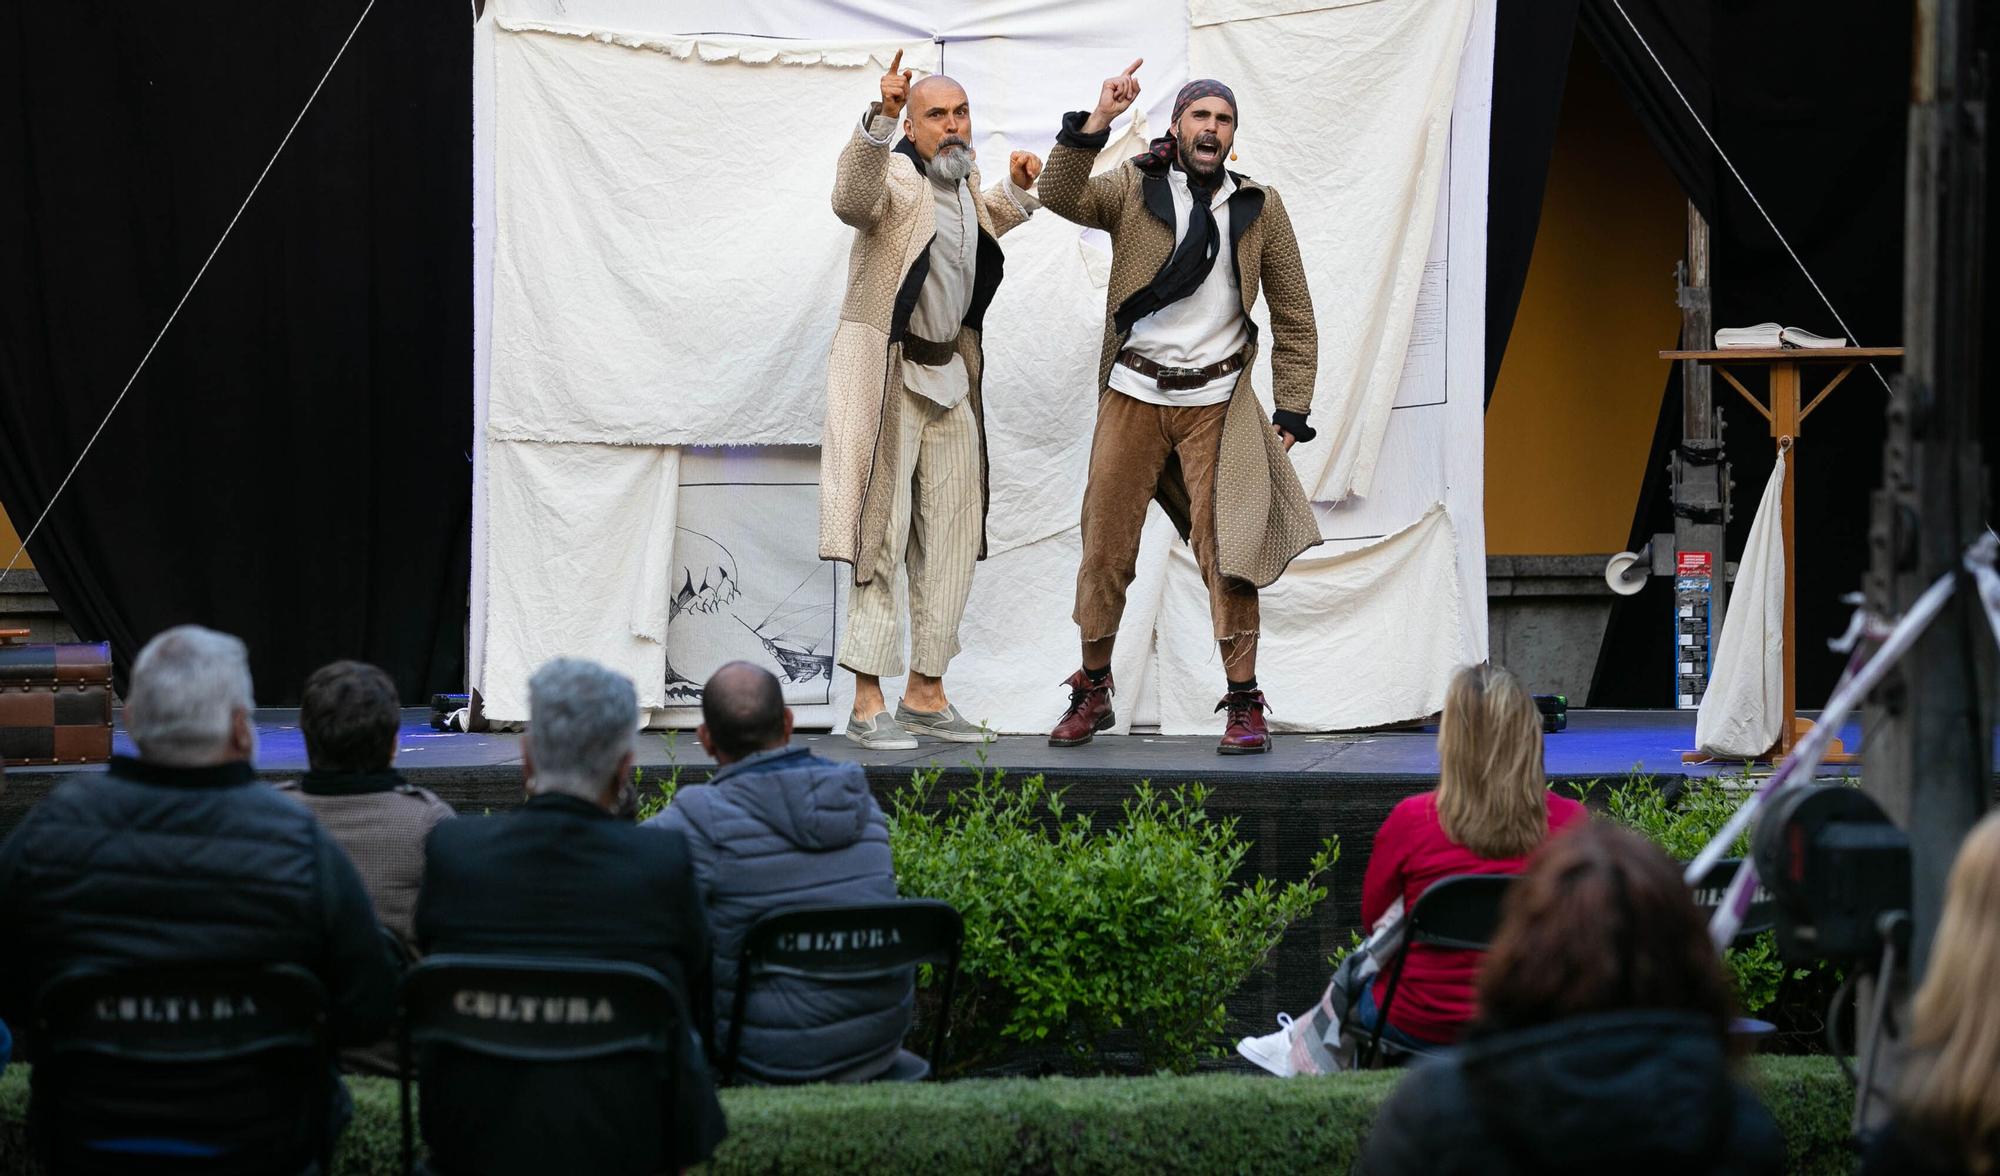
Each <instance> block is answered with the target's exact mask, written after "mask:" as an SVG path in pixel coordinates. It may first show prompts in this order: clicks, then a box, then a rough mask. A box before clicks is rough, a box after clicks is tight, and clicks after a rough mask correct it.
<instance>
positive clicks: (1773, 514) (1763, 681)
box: [1694, 457, 1785, 759]
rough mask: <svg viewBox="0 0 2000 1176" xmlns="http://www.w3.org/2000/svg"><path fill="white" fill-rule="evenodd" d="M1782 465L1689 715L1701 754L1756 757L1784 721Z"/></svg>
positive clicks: (1753, 529)
mask: <svg viewBox="0 0 2000 1176" xmlns="http://www.w3.org/2000/svg"><path fill="white" fill-rule="evenodd" d="M1784 500H1785V460H1784V459H1783V458H1782V457H1781V458H1779V459H1778V461H1777V463H1776V464H1775V465H1773V466H1772V467H1771V477H1770V479H1769V480H1768V481H1766V482H1765V483H1764V495H1763V497H1762V498H1761V499H1759V500H1758V503H1757V514H1756V521H1754V522H1752V523H1751V524H1750V538H1749V539H1748V540H1747V541H1746V542H1745V543H1744V545H1743V558H1742V561H1741V564H1740V565H1739V567H1738V569H1737V572H1736V590H1735V594H1734V595H1732V596H1731V597H1730V598H1729V615H1728V616H1727V617H1726V618H1725V619H1724V621H1723V624H1722V632H1721V634H1720V635H1719V638H1718V640H1717V642H1716V647H1715V664H1714V666H1713V668H1712V669H1711V670H1710V672H1709V679H1708V693H1706V694H1704V695H1702V699H1701V708H1700V710H1699V712H1698V713H1697V714H1696V716H1695V724H1694V745H1695V747H1696V748H1697V749H1699V750H1700V751H1701V752H1702V753H1703V754H1706V755H1712V756H1718V757H1723V758H1728V759H1755V758H1757V757H1758V756H1761V755H1763V754H1764V753H1765V752H1768V751H1769V750H1770V749H1771V748H1772V747H1774V746H1776V745H1777V742H1778V736H1779V735H1780V734H1781V733H1782V732H1783V729H1784V721H1785V533H1784V532H1785V526H1784V507H1785V502H1784Z"/></svg>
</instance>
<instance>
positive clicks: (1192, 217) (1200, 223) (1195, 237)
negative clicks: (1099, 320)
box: [1113, 177, 1222, 334]
mask: <svg viewBox="0 0 2000 1176" xmlns="http://www.w3.org/2000/svg"><path fill="white" fill-rule="evenodd" d="M1190 180H1192V177H1190ZM1188 193H1189V195H1191V196H1193V197H1194V203H1193V205H1192V206H1191V207H1190V208H1189V209H1188V223H1187V233H1186V235H1185V236H1183V237H1182V238H1181V242H1180V244H1178V245H1176V246H1174V253H1173V256H1172V257H1169V258H1167V264H1165V265H1163V266H1161V267H1160V272H1159V273H1157V274H1154V275H1153V281H1152V284H1151V285H1148V286H1147V287H1146V288H1145V289H1143V290H1139V291H1136V292H1135V293H1134V294H1133V295H1132V296H1131V297H1130V298H1127V299H1126V300H1125V301H1124V302H1123V303H1122V304H1121V305H1120V306H1119V307H1118V312H1117V314H1116V315H1115V316H1114V317H1113V321H1114V322H1115V324H1116V325H1117V327H1118V331H1119V333H1120V334H1123V333H1124V332H1126V331H1129V330H1131V329H1132V324H1133V323H1136V322H1138V321H1139V320H1140V319H1142V318H1145V317H1146V316H1147V315H1149V314H1152V313H1153V312H1154V311H1156V310H1158V309H1160V308H1161V307H1163V306H1169V305H1171V304H1173V303H1176V302H1179V301H1180V300H1181V299H1183V298H1186V297H1187V296H1188V295H1190V294H1192V293H1194V292H1195V291H1196V290H1199V289H1201V284H1202V283H1203V282H1206V281H1207V280H1208V271H1209V270H1211V269H1213V268H1215V258H1216V255H1217V254H1218V253H1220V252H1221V250H1222V233H1221V231H1220V230H1218V229H1217V228H1216V226H1215V213H1214V211H1212V210H1211V209H1210V208H1209V202H1210V201H1211V200H1212V199H1213V198H1214V189H1212V188H1197V187H1195V186H1194V184H1193V183H1192V182H1190V183H1189V184H1188Z"/></svg>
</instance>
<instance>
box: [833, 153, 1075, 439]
mask: <svg viewBox="0 0 2000 1176" xmlns="http://www.w3.org/2000/svg"><path fill="white" fill-rule="evenodd" d="M893 125H894V124H893V123H892V124H891V126H893ZM861 130H862V133H863V134H864V135H866V136H867V137H868V141H869V142H871V143H876V144H880V145H886V144H887V143H888V142H889V136H888V135H883V136H877V135H876V134H875V132H874V130H873V128H871V127H870V126H869V125H868V122H867V119H866V117H865V116H864V117H863V120H862V123H861ZM891 134H893V132H891ZM926 179H929V177H928V176H926ZM929 182H930V186H931V196H932V197H933V198H934V199H935V200H936V202H937V206H936V209H935V215H934V217H933V219H934V221H935V222H936V233H937V235H936V236H935V237H933V238H932V239H931V251H930V259H931V269H930V273H929V274H928V275H926V276H925V278H924V286H923V289H922V290H919V291H918V292H917V305H916V307H915V309H913V310H912V311H911V312H910V323H909V328H908V329H909V333H910V334H912V335H915V336H917V337H918V338H920V339H929V340H930V341H932V342H934V343H948V342H950V341H951V340H953V339H956V338H958V332H959V328H960V326H961V325H963V324H964V322H965V312H966V310H967V309H968V308H969V307H971V305H972V279H973V277H974V275H975V273H976V272H977V270H978V264H979V209H978V206H977V205H975V204H974V203H973V200H974V197H973V194H972V186H971V185H970V184H968V183H966V182H965V181H964V180H960V181H958V182H957V183H955V184H940V183H938V182H937V181H936V180H930V181H929ZM1007 196H1008V198H1009V199H1011V200H1012V201H1013V202H1014V203H1015V204H1017V205H1020V207H1021V211H1022V212H1024V213H1026V214H1028V215H1030V216H1032V215H1034V211H1035V209H1037V208H1040V207H1041V202H1040V201H1038V200H1036V199H1035V198H1034V197H1033V196H1032V195H1030V194H1028V193H1027V192H1025V191H1023V190H1022V189H1020V188H1017V187H1015V186H1014V181H1013V179H1012V177H1011V175H1010V177H1009V178H1008V180H1007ZM903 387H905V388H908V389H909V390H910V391H912V392H915V393H916V394H917V395H919V396H921V397H923V398H924V399H926V400H929V401H931V402H933V403H934V404H936V405H937V406H938V407H940V408H951V407H953V406H955V405H956V404H957V403H958V402H959V401H961V400H964V399H965V396H966V393H967V392H969V391H971V383H970V382H969V381H968V380H967V378H966V375H965V358H964V357H963V356H959V355H954V356H952V357H951V360H950V361H949V362H948V363H945V364H944V365H943V366H941V367H927V366H925V365H924V364H920V363H912V362H910V361H909V360H907V359H906V360H904V361H903Z"/></svg>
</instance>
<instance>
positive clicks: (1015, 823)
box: [889, 764, 1340, 1074]
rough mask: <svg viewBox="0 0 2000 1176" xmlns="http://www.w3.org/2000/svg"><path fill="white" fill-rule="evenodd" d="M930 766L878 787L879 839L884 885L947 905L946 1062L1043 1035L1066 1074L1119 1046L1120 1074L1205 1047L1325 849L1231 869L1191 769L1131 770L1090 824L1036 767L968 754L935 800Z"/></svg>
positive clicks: (1310, 905)
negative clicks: (887, 861) (1123, 1066)
mask: <svg viewBox="0 0 2000 1176" xmlns="http://www.w3.org/2000/svg"><path fill="white" fill-rule="evenodd" d="M937 779H938V775H937V773H936V772H934V771H933V772H929V773H920V774H919V775H918V776H917V777H916V778H915V779H914V780H913V781H912V782H911V783H910V785H908V786H907V787H905V788H902V789H900V790H898V791H897V792H896V793H894V794H893V795H892V796H891V797H890V803H889V841H890V845H891V847H892V848H893V850H894V852H895V858H896V884H897V888H898V889H899V890H901V891H902V893H903V894H904V895H906V896H908V897H911V898H934V899H941V900H943V901H945V902H948V903H950V904H951V905H952V906H954V907H956V908H957V909H958V912H959V914H961V915H962V916H964V918H965V950H964V954H963V956H962V958H961V960H960V971H961V973H962V976H961V979H960V982H959V986H958V990H957V995H956V998H955V999H954V1000H953V1002H952V1005H953V1007H952V1009H951V1010H950V1016H951V1030H950V1034H951V1048H950V1067H949V1068H951V1069H954V1070H964V1069H969V1068H971V1067H973V1066H976V1065H977V1064H979V1063H981V1062H983V1061H987V1060H990V1059H991V1058H993V1057H994V1056H996V1055H998V1054H1000V1053H1003V1052H1005V1051H1006V1050H1008V1049H1009V1048H1010V1047H1011V1046H1013V1045H1015V1044H1025V1045H1030V1046H1037V1045H1047V1046H1054V1047H1059V1048H1060V1050H1061V1057H1062V1058H1063V1059H1064V1060H1065V1061H1066V1068H1067V1069H1068V1070H1069V1071H1070V1072H1072V1073H1086V1074H1087V1073H1095V1072H1102V1071H1104V1070H1107V1069H1112V1068H1114V1067H1115V1066H1116V1065H1117V1064H1118V1063H1117V1062H1116V1061H1115V1060H1114V1058H1115V1057H1116V1055H1117V1053H1118V1052H1119V1051H1120V1049H1121V1047H1122V1048H1123V1049H1129V1050H1130V1051H1131V1053H1132V1054H1133V1055H1136V1063H1137V1064H1136V1069H1137V1071H1138V1072H1141V1073H1152V1072H1154V1071H1157V1070H1173V1071H1175V1072H1177V1073H1188V1072H1190V1071H1192V1070H1193V1069H1194V1068H1195V1064H1196V1062H1198V1061H1199V1060H1201V1059H1202V1058H1205V1057H1211V1056H1215V1055H1217V1054H1219V1053H1220V1052H1221V1051H1222V1047H1223V1045H1224V1044H1225V1041H1226V1039H1225V1038H1224V1035H1223V1028H1224V1025H1225V1023H1226V1020H1227V1016H1228V1013H1227V1010H1226V1008H1225V1006H1224V1003H1223V1002H1224V1001H1226V1000H1228V999H1229V997H1230V996H1232V995H1234V994H1235V992H1236V990H1237V989H1238V988H1240V987H1242V985H1243V982H1244V981H1245V980H1246V979H1248V978H1249V976H1250V975H1251V974H1252V973H1253V972H1255V971H1257V970H1258V969H1259V968H1262V967H1264V966H1265V964H1266V963H1267V962H1268V961H1269V960H1270V957H1271V953H1272V951H1273V950H1274V949H1275V948H1276V947H1277V945H1278V941H1279V940H1280V939H1282V938H1283V937H1284V934H1285V929H1286V928H1288V927H1290V926H1291V925H1292V924H1293V923H1295V922H1297V921H1299V920H1301V919H1304V918H1306V917H1307V916H1309V915H1311V914H1312V912H1313V909H1314V907H1316V906H1317V905H1318V904H1319V903H1320V902H1321V901H1323V900H1324V899H1325V898H1326V886H1325V885H1324V879H1325V877H1326V873H1327V871H1328V870H1329V869H1331V868H1332V866H1333V863H1334V862H1335V861H1336V860H1337V859H1338V858H1339V856H1340V847H1339V843H1338V841H1336V840H1333V839H1329V840H1328V841H1327V842H1326V843H1325V844H1323V845H1322V846H1321V848H1320V851H1319V853H1318V854H1316V855H1315V856H1314V858H1313V860H1312V862H1311V865H1310V866H1309V868H1308V871H1307V873H1306V876H1305V877H1303V878H1299V879H1294V880H1291V881H1289V882H1286V883H1285V884H1283V885H1279V884H1277V883H1275V882H1274V881H1273V880H1271V879H1269V878H1253V879H1250V880H1248V882H1247V883H1242V882H1238V881H1237V880H1236V878H1237V874H1238V872H1239V870H1240V869H1241V867H1242V865H1243V859H1244V855H1245V853H1246V852H1247V851H1248V848H1249V845H1248V843H1247V842H1245V841H1242V840H1240V839H1239V838H1238V837H1237V835H1236V820H1235V818H1233V817H1232V818H1229V819H1226V820H1214V819H1212V818H1210V817H1209V815H1208V813H1207V811H1206V810H1205V809H1204V807H1203V804H1204V801H1205V800H1206V799H1207V796H1208V793H1207V790H1206V789H1204V788H1203V787H1202V786H1201V785H1198V784H1197V785H1193V786H1189V787H1178V788H1172V789H1163V790H1158V791H1156V790H1155V789H1153V788H1152V787H1151V786H1150V785H1149V784H1147V783H1144V782H1141V783H1140V784H1138V785H1137V786H1136V787H1135V788H1134V790H1133V795H1132V797H1131V798H1130V799H1128V800H1126V801H1125V803H1124V807H1123V810H1122V812H1121V814H1120V819H1119V820H1118V821H1117V822H1116V823H1115V824H1110V823H1107V825H1106V827H1104V828H1102V829H1099V828H1094V827H1093V826H1092V824H1091V820H1090V818H1089V817H1088V816H1085V815H1083V814H1080V813H1073V812H1068V811H1065V809H1064V807H1063V803H1062V795H1061V792H1060V790H1058V789H1053V788H1050V787H1049V786H1048V783H1047V782H1046V781H1045V780H1044V779H1043V778H1042V777H1041V776H1038V775H1037V776H1029V777H1027V778H1026V779H1024V780H1021V781H1020V782H1018V783H1015V782H1012V781H1008V780H1007V779H1006V776H1005V773H1004V772H1000V771H988V770H987V769H986V767H985V766H984V765H983V764H982V765H981V766H980V768H979V770H978V772H977V775H976V778H975V779H974V781H973V783H972V784H971V785H970V786H969V787H964V788H959V789H955V790H953V791H952V792H951V793H949V794H948V795H947V796H946V797H945V799H944V802H943V804H942V805H941V806H939V805H936V804H933V803H932V799H931V798H932V789H933V787H934V786H935V785H936V783H937ZM924 1011H925V1013H926V1014H927V1015H931V1016H935V1015H936V1014H935V1012H934V1011H933V1008H932V1006H931V1005H930V1004H929V1003H928V1002H926V1004H925V1005H924ZM924 1032H925V1030H924V1029H922V1028H921V1027H920V1028H919V1030H918V1034H919V1035H918V1036H917V1038H916V1040H923V1037H922V1036H921V1035H922V1033H924Z"/></svg>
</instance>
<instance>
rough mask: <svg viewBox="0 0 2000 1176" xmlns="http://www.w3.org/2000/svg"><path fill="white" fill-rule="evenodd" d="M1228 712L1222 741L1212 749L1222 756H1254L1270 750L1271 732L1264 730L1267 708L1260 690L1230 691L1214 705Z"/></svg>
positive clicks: (1267, 705) (1268, 707)
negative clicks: (1227, 720)
mask: <svg viewBox="0 0 2000 1176" xmlns="http://www.w3.org/2000/svg"><path fill="white" fill-rule="evenodd" d="M1215 709H1216V710H1227V711H1228V712H1229V722H1228V725H1227V726H1225V727H1223V729H1222V742H1221V743H1219V744H1217V745H1216V748H1215V750H1217V751H1219V752H1221V753H1222V754H1223V755H1255V754H1257V753H1258V752H1260V751H1269V750H1271V733H1270V732H1269V731H1267V730H1265V729H1264V712H1265V711H1267V710H1269V709H1270V706H1269V704H1267V703H1266V702H1265V701H1264V692H1263V691H1262V690H1231V691H1230V692H1229V693H1227V694H1225V695H1223V696H1222V701H1221V702H1218V703H1216V704H1215Z"/></svg>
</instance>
